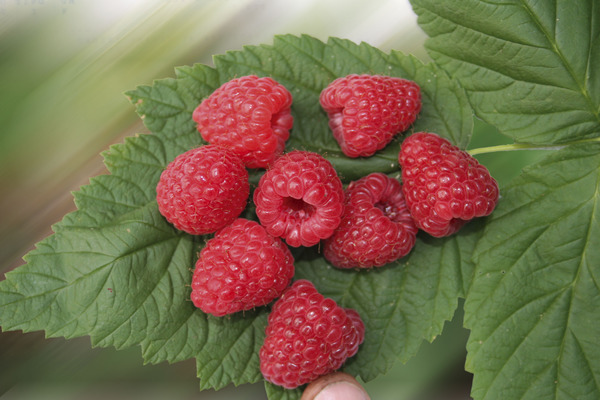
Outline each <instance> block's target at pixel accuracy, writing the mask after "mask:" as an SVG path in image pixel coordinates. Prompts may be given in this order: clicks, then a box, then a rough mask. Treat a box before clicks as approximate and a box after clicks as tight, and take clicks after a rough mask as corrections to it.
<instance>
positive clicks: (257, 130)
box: [192, 75, 294, 168]
mask: <svg viewBox="0 0 600 400" xmlns="http://www.w3.org/2000/svg"><path fill="white" fill-rule="evenodd" d="M291 104H292V95H291V94H290V92H289V91H288V90H287V89H286V88H285V87H284V86H282V85H280V84H279V83H277V82H276V81H274V80H273V79H271V78H268V77H266V78H259V77H257V76H254V75H249V76H243V77H241V78H237V79H233V80H231V81H229V82H227V83H225V84H223V85H222V86H221V87H220V88H218V89H217V90H215V91H214V92H213V93H212V94H211V95H210V96H209V97H208V98H206V99H204V101H202V103H200V105H199V106H198V107H197V108H196V110H194V113H193V114H192V119H193V120H194V121H195V122H196V123H197V124H198V131H200V133H201V135H202V138H203V139H204V140H206V141H207V142H209V143H211V144H220V145H224V146H226V147H230V148H231V149H233V151H234V152H235V153H237V154H238V155H239V156H240V157H241V158H242V160H243V161H244V164H245V165H246V167H248V168H266V167H267V166H268V165H269V164H271V163H272V162H273V161H274V160H275V159H276V158H277V157H278V156H280V155H281V154H282V153H283V150H284V148H285V142H286V141H287V139H288V138H289V130H290V129H292V125H293V123H294V118H293V117H292V115H291V113H290V106H291Z"/></svg>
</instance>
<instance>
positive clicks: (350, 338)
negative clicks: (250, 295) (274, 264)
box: [259, 280, 365, 389]
mask: <svg viewBox="0 0 600 400" xmlns="http://www.w3.org/2000/svg"><path fill="white" fill-rule="evenodd" d="M364 333H365V326H364V324H363V322H362V320H361V319H360V316H359V315H358V313H357V312H356V311H354V310H351V309H344V308H342V307H340V306H338V305H337V304H336V302H335V301H333V300H332V299H330V298H325V297H323V295H321V294H320V293H319V292H317V290H316V289H315V287H314V286H313V284H312V283H311V282H309V281H307V280H298V281H296V282H294V284H293V285H292V286H291V287H289V288H288V289H286V290H285V291H284V292H283V294H282V296H281V297H280V298H279V299H278V300H277V301H276V302H275V304H274V305H273V310H272V311H271V314H270V315H269V320H268V325H267V329H266V338H265V342H264V344H263V346H262V347H261V349H260V353H259V356H260V370H261V372H262V374H263V376H264V377H265V379H266V380H268V381H269V382H271V383H274V384H276V385H279V386H283V387H284V388H287V389H293V388H296V387H298V386H300V385H303V384H305V383H309V382H311V381H313V380H315V379H316V378H318V377H319V376H322V375H326V374H328V373H330V372H333V371H335V370H337V369H339V368H340V367H341V366H342V364H343V363H344V362H345V361H346V359H348V358H349V357H352V356H354V355H355V354H356V352H357V351H358V346H359V345H360V344H361V343H362V342H363V340H364Z"/></svg>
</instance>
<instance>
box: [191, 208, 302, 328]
mask: <svg viewBox="0 0 600 400" xmlns="http://www.w3.org/2000/svg"><path fill="white" fill-rule="evenodd" d="M293 276H294V258H293V256H292V253H291V252H290V249H289V248H288V247H287V246H286V245H285V244H284V243H283V242H282V241H281V239H279V238H276V237H273V236H271V235H269V234H268V233H267V232H266V231H265V229H264V228H263V227H262V226H260V225H259V224H258V222H255V221H250V220H247V219H244V218H238V219H236V220H235V221H234V222H233V223H232V224H231V225H228V226H226V227H225V228H223V229H221V230H220V231H218V232H217V233H216V234H215V236H214V237H213V238H212V239H210V240H208V242H206V246H205V247H204V248H203V249H202V251H201V252H200V257H199V258H198V261H197V262H196V269H195V270H194V275H193V278H192V295H191V298H192V302H193V303H194V305H195V306H196V307H198V308H200V309H201V310H202V311H204V312H205V313H209V314H212V315H214V316H217V317H220V316H223V315H226V314H231V313H235V312H238V311H243V310H250V309H252V308H254V307H259V306H263V305H265V304H268V303H270V302H271V301H273V300H274V299H275V298H277V297H279V295H281V293H282V292H283V290H284V289H285V288H286V287H287V286H288V285H289V283H290V282H291V280H292V277H293Z"/></svg>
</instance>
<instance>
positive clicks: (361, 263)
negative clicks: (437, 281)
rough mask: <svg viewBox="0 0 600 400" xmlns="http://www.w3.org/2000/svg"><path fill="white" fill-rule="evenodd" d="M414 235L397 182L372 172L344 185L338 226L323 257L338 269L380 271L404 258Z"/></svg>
mask: <svg viewBox="0 0 600 400" xmlns="http://www.w3.org/2000/svg"><path fill="white" fill-rule="evenodd" d="M417 231H418V230H417V227H416V225H415V223H414V221H413V219H412V217H411V215H410V213H409V211H408V208H407V207H406V203H405V201H404V195H403V194H402V186H401V184H400V182H398V180H396V179H393V178H390V177H389V176H387V175H385V174H382V173H378V172H374V173H371V174H369V175H367V176H365V177H363V178H361V179H359V180H357V181H354V182H351V183H350V185H348V188H347V189H346V191H345V203H344V214H343V215H342V222H341V223H340V225H339V226H338V228H337V229H336V230H335V232H334V233H333V235H332V236H331V237H329V238H328V239H327V240H326V241H325V244H324V251H323V255H324V256H325V258H326V259H327V260H328V261H329V262H331V263H332V264H333V265H335V266H336V267H340V268H370V267H380V266H382V265H385V264H388V263H390V262H392V261H395V260H397V259H399V258H400V257H404V256H405V255H407V254H408V253H409V252H410V251H411V250H412V248H413V246H414V245H415V241H416V235H417Z"/></svg>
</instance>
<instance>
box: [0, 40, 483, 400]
mask: <svg viewBox="0 0 600 400" xmlns="http://www.w3.org/2000/svg"><path fill="white" fill-rule="evenodd" d="M349 73H380V74H386V75H393V76H401V77H404V78H407V79H413V80H415V81H417V83H418V84H419V85H421V87H422V91H423V111H422V113H421V116H420V118H419V119H418V121H417V122H416V123H415V125H414V127H413V129H414V130H429V131H433V132H437V133H439V134H440V135H442V136H446V137H448V138H450V139H451V140H453V141H454V142H455V143H457V144H459V145H460V146H463V147H464V146H466V145H467V144H468V142H469V140H470V136H471V133H472V111H471V109H470V107H469V104H468V101H467V99H466V95H465V93H464V92H463V90H462V88H460V87H459V86H458V85H457V84H456V82H455V81H453V80H451V79H450V78H449V77H448V76H447V75H446V74H445V73H444V72H443V71H442V70H440V69H438V68H437V67H435V66H434V65H432V64H423V63H422V62H420V61H418V60H417V59H415V58H414V57H412V56H405V55H403V54H401V53H398V52H393V53H391V54H385V53H383V52H381V51H379V50H377V49H375V48H373V47H371V46H369V45H367V44H364V43H363V44H360V45H357V44H354V43H351V42H349V41H346V40H341V39H330V40H329V41H328V42H327V43H323V42H320V41H318V40H316V39H313V38H311V37H308V36H302V37H294V36H279V37H276V38H275V41H274V44H273V45H269V46H267V45H264V46H254V47H246V48H244V49H243V50H242V51H235V52H229V53H227V54H224V55H221V56H217V57H215V68H211V67H208V66H205V65H194V66H185V67H179V68H176V77H175V78H169V79H161V80H157V81H155V82H154V83H153V84H152V85H147V86H140V87H138V88H136V89H134V90H131V91H129V92H127V96H128V97H129V98H130V100H131V102H132V103H133V104H135V105H136V110H137V112H138V114H139V115H140V117H141V118H142V119H143V121H144V124H145V125H146V127H147V128H148V129H149V130H150V131H151V132H152V133H151V134H144V135H137V136H135V137H131V138H127V139H126V140H125V143H123V144H118V145H114V146H112V147H111V148H110V149H109V151H107V152H105V153H104V158H105V164H106V166H107V168H108V170H109V174H107V175H102V176H98V177H95V178H92V179H91V180H90V184H89V185H86V186H84V187H82V188H81V190H80V191H78V192H76V193H75V194H74V197H75V203H76V205H77V208H78V209H77V211H75V212H73V213H71V214H68V215H66V216H65V217H64V219H63V220H62V221H61V222H60V223H58V224H56V225H55V226H54V227H53V229H54V232H55V233H54V234H53V235H52V236H50V237H48V238H47V239H45V240H43V241H42V242H40V243H38V245H37V248H36V249H35V250H33V251H32V252H31V253H29V254H28V255H27V256H26V257H25V260H26V262H27V264H26V265H24V266H22V267H19V268H17V269H16V270H14V271H13V272H10V273H8V274H7V275H6V279H5V280H4V281H2V282H0V325H2V328H3V329H4V330H14V329H22V330H23V331H26V332H29V331H35V330H44V331H45V332H46V335H47V336H64V337H67V338H72V337H77V336H86V335H87V336H89V337H90V338H91V341H92V344H93V345H94V346H114V347H116V348H124V347H130V346H140V349H141V352H142V355H143V357H144V360H145V361H146V362H150V363H159V362H163V361H167V362H171V363H172V362H177V361H181V360H185V359H189V358H195V359H196V360H197V373H198V377H199V378H200V387H201V388H215V389H218V388H222V387H224V386H225V385H228V384H235V385H239V384H243V383H252V382H256V381H258V380H260V379H261V378H262V377H261V374H260V370H259V360H258V350H259V348H260V346H261V345H262V341H263V339H264V329H265V325H266V319H267V315H268V308H267V307H264V308H260V309H257V310H255V311H252V312H246V313H239V314H236V315H233V316H230V317H226V318H214V317H211V316H207V315H205V314H203V313H202V312H201V311H200V310H198V309H195V308H194V306H193V304H192V303H191V301H189V293H190V288H189V285H190V281H191V275H192V272H191V271H192V269H193V266H194V263H195V260H196V258H197V253H198V251H199V250H200V249H201V247H202V246H203V244H204V243H205V240H206V239H207V238H208V237H201V236H196V237H195V236H190V235H187V234H184V233H181V232H178V231H176V230H175V229H174V228H173V227H172V226H171V225H170V224H168V223H167V222H166V221H165V220H164V218H163V217H162V216H161V215H160V213H159V212H158V208H157V205H156V202H155V188H156V184H157V182H158V179H159V176H160V173H161V172H162V170H163V169H164V168H165V166H166V165H167V164H168V163H169V162H170V161H171V160H173V159H174V158H175V157H176V156H177V155H178V154H180V153H182V152H184V151H186V150H189V149H191V148H193V147H196V146H200V145H202V144H203V142H202V140H201V138H200V135H199V134H198V132H197V130H196V127H195V125H194V123H193V121H192V119H191V114H192V112H193V110H194V109H195V107H196V106H197V105H198V104H199V103H200V102H201V101H202V99H203V98H205V97H206V96H208V95H210V93H211V92H212V91H214V90H215V89H216V88H217V87H219V86H220V85H221V84H222V83H224V82H225V81H227V80H229V79H231V78H233V77H236V76H242V75H246V74H257V75H269V76H272V77H273V78H275V79H277V80H279V81H280V82H281V83H282V84H284V85H286V86H287V87H288V89H289V90H290V91H291V93H292V94H293V96H294V104H293V106H292V113H293V115H294V118H295V124H294V128H293V131H292V134H291V138H290V141H289V143H288V145H287V150H291V149H298V148H299V149H305V150H311V151H318V152H322V153H324V154H325V156H326V157H328V158H329V159H330V160H331V161H332V162H333V163H334V165H335V166H336V167H337V169H338V171H339V173H340V174H341V175H342V176H343V177H344V179H345V180H346V181H348V180H351V179H354V178H358V177H360V176H362V175H366V174H368V173H370V172H373V171H384V172H395V173H397V170H398V165H397V152H398V143H399V140H400V139H398V141H397V142H396V143H393V144H391V145H390V146H388V148H386V149H384V150H383V151H381V152H380V153H378V154H376V155H375V156H373V157H371V158H368V159H349V158H347V157H345V156H343V154H342V153H341V152H340V150H339V147H338V146H337V143H336V142H335V141H334V140H333V137H332V135H331V132H330V131H329V128H328V126H327V116H326V114H325V113H324V112H323V111H322V110H321V109H320V106H319V104H318V96H319V93H320V91H321V90H322V89H323V88H324V87H325V86H326V85H327V84H328V83H329V82H331V81H332V80H333V79H335V78H336V77H340V76H344V75H346V74H349ZM259 175H260V171H252V179H253V180H254V181H255V180H256V178H257V177H258V176H259ZM252 213H253V209H252V207H251V206H249V207H248V210H246V214H247V215H252ZM473 227H474V228H476V227H477V225H475V224H474V225H473ZM475 231H476V230H475ZM475 231H473V232H475ZM473 232H469V230H468V229H467V230H465V231H464V233H463V234H461V235H460V236H457V237H456V238H452V239H446V240H434V239H431V238H426V237H425V238H422V239H419V241H418V245H417V248H416V249H415V252H414V254H413V255H411V256H410V257H409V258H407V259H406V260H403V261H400V262H398V263H395V264H394V265H390V266H387V267H384V268H382V269H380V270H378V271H373V272H371V273H369V272H361V273H358V272H355V271H338V270H334V269H332V268H331V267H330V266H328V265H327V264H326V263H325V261H324V260H323V258H322V257H321V256H320V255H319V254H318V253H314V252H313V250H310V249H309V250H308V251H306V252H300V253H299V256H298V257H297V265H298V268H297V269H298V270H299V273H298V276H299V277H306V278H309V279H312V280H313V281H315V282H317V283H318V287H319V288H320V289H321V290H323V292H325V293H326V294H328V295H330V296H331V297H333V298H334V299H335V300H336V301H340V302H341V303H342V304H344V305H346V306H352V307H355V308H357V309H358V310H359V311H360V312H361V313H364V321H365V324H366V326H367V331H368V332H369V334H368V337H367V339H366V341H365V344H364V346H363V348H362V349H361V351H360V352H359V355H357V357H356V358H355V359H354V360H352V361H351V362H350V363H349V364H348V367H347V369H348V370H349V371H351V372H352V373H354V374H357V375H361V376H362V377H363V378H365V379H373V378H374V377H375V376H377V375H378V374H380V373H383V372H385V371H387V369H388V368H389V367H390V366H391V365H392V364H393V363H394V361H396V360H397V359H400V360H402V361H405V360H407V359H408V358H410V357H411V356H412V355H414V354H415V353H416V352H417V350H418V347H419V346H420V344H421V342H422V341H423V339H426V340H432V339H433V338H434V337H435V335H437V334H439V333H440V332H441V330H442V326H443V323H444V321H445V320H449V319H451V317H452V314H453V312H454V309H455V308H456V304H457V297H458V296H459V295H461V294H463V293H464V292H465V288H466V286H467V285H468V283H469V282H470V271H471V270H472V264H470V263H469V255H470V252H471V250H470V249H471V248H472V247H473V246H474V243H475V237H476V236H477V235H476V234H474V233H473ZM267 392H268V393H269V396H270V398H282V399H284V398H289V399H292V398H297V396H298V393H299V391H292V392H288V391H283V390H281V389H278V388H274V387H271V386H269V385H267Z"/></svg>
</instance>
